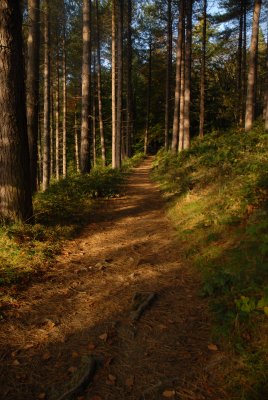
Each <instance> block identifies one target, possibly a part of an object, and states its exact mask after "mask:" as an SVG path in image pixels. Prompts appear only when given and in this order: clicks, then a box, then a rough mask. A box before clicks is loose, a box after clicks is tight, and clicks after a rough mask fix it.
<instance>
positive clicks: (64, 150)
mask: <svg viewBox="0 0 268 400" xmlns="http://www.w3.org/2000/svg"><path fill="white" fill-rule="evenodd" d="M63 13H64V17H63V38H62V175H63V178H66V176H67V147H66V138H67V82H66V79H67V78H66V15H65V13H66V10H65V3H64V0H63Z"/></svg>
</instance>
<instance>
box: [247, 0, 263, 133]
mask: <svg viewBox="0 0 268 400" xmlns="http://www.w3.org/2000/svg"><path fill="white" fill-rule="evenodd" d="M261 4H262V0H255V2H254V13H253V22H252V36H251V44H250V51H249V71H248V87H247V100H246V117H245V131H246V132H248V131H249V130H250V129H251V128H252V125H253V121H254V108H255V104H254V103H255V101H254V92H255V86H256V70H257V64H256V63H257V50H258V34H259V21H260V12H261Z"/></svg>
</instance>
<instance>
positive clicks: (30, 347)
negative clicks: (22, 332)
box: [23, 343, 34, 350]
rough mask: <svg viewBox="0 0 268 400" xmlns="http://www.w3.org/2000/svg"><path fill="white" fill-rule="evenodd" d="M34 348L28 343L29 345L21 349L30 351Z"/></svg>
mask: <svg viewBox="0 0 268 400" xmlns="http://www.w3.org/2000/svg"><path fill="white" fill-rule="evenodd" d="M33 347H34V345H33V344H32V343H29V344H26V345H25V346H24V347H23V349H24V350H29V349H32V348H33Z"/></svg>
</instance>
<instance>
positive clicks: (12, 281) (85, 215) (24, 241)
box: [0, 154, 143, 318]
mask: <svg viewBox="0 0 268 400" xmlns="http://www.w3.org/2000/svg"><path fill="white" fill-rule="evenodd" d="M142 157H143V156H142V155H140V154H138V155H136V156H134V157H133V158H132V159H129V160H127V161H125V162H124V163H123V167H122V170H121V171H119V170H113V169H111V168H109V167H106V168H101V167H98V168H96V169H93V170H92V172H91V173H90V174H88V175H82V176H81V175H78V174H72V175H70V176H69V177H68V178H67V179H62V180H60V181H59V182H54V183H52V185H51V186H50V187H49V189H48V190H46V191H45V192H43V193H42V192H39V193H37V194H36V195H35V197H34V223H33V224H11V225H1V226H0V292H1V291H2V295H0V307H1V303H2V306H3V307H4V308H5V306H9V305H12V304H13V303H14V305H15V303H16V301H15V300H14V298H13V296H12V293H13V292H12V288H13V286H14V285H17V284H18V283H19V284H24V283H27V282H29V280H32V279H33V278H35V279H37V278H38V276H40V275H41V274H42V272H43V271H45V270H46V269H47V267H48V266H49V265H50V264H51V262H52V261H53V258H54V257H55V255H56V254H57V253H59V251H60V250H61V248H62V245H63V242H64V240H67V239H71V238H72V237H74V236H75V235H76V234H78V233H79V231H80V230H81V228H83V226H85V225H86V224H87V223H88V222H89V219H90V216H92V215H93V214H94V208H95V207H96V206H97V205H98V199H100V198H102V199H108V198H111V197H117V196H119V195H120V192H121V191H122V185H123V183H124V181H125V179H126V176H127V174H128V173H129V172H130V170H131V168H132V167H134V166H135V165H137V163H139V162H140V161H141V159H142ZM1 289H2V290H1ZM0 318H1V314H0Z"/></svg>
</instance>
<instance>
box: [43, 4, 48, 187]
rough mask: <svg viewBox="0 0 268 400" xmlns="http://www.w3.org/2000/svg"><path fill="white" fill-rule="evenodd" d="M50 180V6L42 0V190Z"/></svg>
mask: <svg viewBox="0 0 268 400" xmlns="http://www.w3.org/2000/svg"><path fill="white" fill-rule="evenodd" d="M49 182H50V8H49V1H48V0H44V130H43V190H46V189H47V188H48V186H49Z"/></svg>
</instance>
